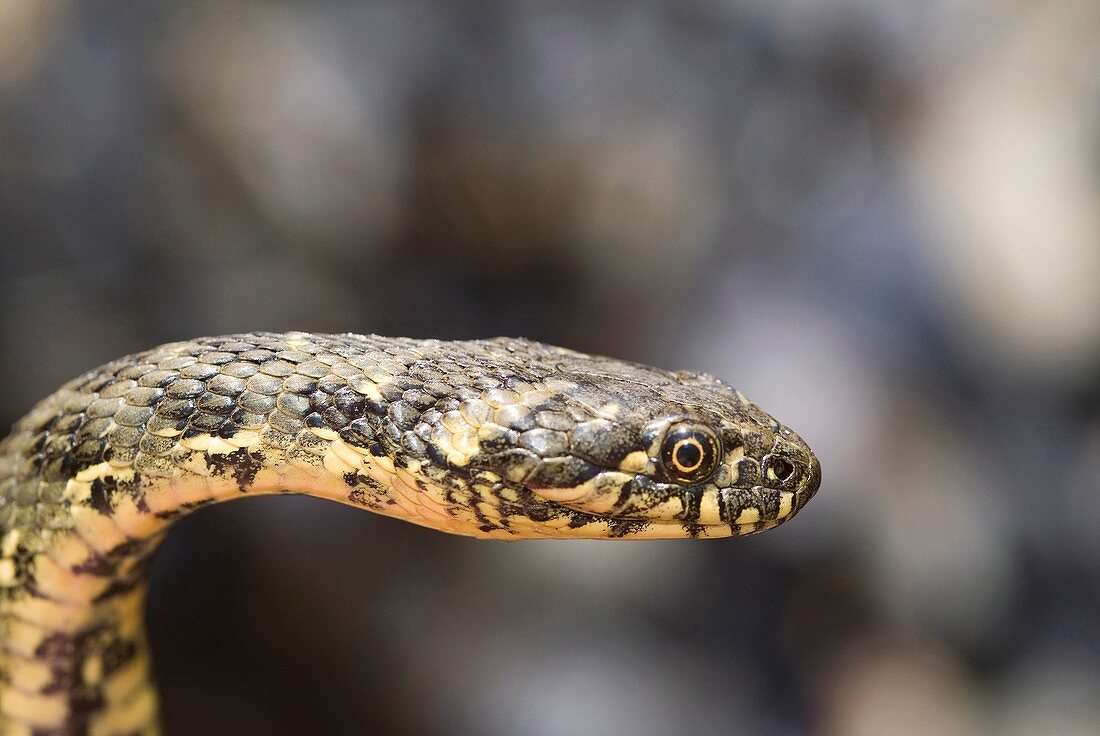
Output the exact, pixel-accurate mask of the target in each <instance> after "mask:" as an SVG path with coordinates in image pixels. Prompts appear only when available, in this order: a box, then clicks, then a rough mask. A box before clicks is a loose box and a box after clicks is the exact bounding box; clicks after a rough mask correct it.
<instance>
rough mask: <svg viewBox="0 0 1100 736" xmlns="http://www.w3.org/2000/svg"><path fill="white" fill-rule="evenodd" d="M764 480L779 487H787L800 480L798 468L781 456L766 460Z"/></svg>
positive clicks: (766, 458) (770, 456)
mask: <svg viewBox="0 0 1100 736" xmlns="http://www.w3.org/2000/svg"><path fill="white" fill-rule="evenodd" d="M764 478H765V479H766V480H769V481H771V482H773V483H778V484H779V485H787V484H789V483H793V482H794V481H795V480H797V479H798V468H797V467H795V465H794V463H792V462H791V461H790V460H788V459H787V458H785V457H783V456H781V455H768V456H767V457H765V458H764Z"/></svg>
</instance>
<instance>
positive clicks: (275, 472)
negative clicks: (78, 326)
mask: <svg viewBox="0 0 1100 736" xmlns="http://www.w3.org/2000/svg"><path fill="white" fill-rule="evenodd" d="M820 481H821V467H820V463H819V462H818V460H817V458H816V457H815V456H814V453H813V452H812V451H811V450H810V448H809V447H808V446H807V445H806V443H805V442H804V441H803V440H802V439H801V438H800V437H799V436H798V435H797V434H795V433H794V432H793V431H792V430H791V429H789V428H788V427H786V426H784V425H782V424H780V423H779V422H778V421H776V420H775V419H774V418H773V417H772V416H771V415H769V414H768V413H767V412H765V411H764V410H763V409H761V408H759V407H758V406H757V405H756V404H754V403H752V402H751V401H749V400H748V399H747V398H746V397H745V396H744V395H743V394H741V393H740V392H739V391H737V390H735V389H734V388H732V387H731V386H730V385H729V384H727V383H725V382H724V381H722V380H719V379H718V378H715V377H714V376H712V375H709V374H706V373H697V372H692V371H669V370H664V369H659V368H652V367H647V366H644V365H640V364H637V363H632V362H627V361H622V360H616V359H613V358H607V357H600V356H594V355H588V354H585V353H580V352H576V351H573V350H568V349H565V348H559V347H554V346H551V345H547V344H543V343H540V342H535V341H532V340H527V339H523V338H494V339H487V340H467V341H444V340H434V339H414V338H403V337H402V338H394V337H381V336H377V335H358V334H350V333H348V334H331V335H329V334H310V333H305V332H290V333H267V332H255V333H248V334H237V335H228V336H222V337H209V338H199V339H195V340H188V341H183V342H173V343H169V344H166V345H162V346H160V347H156V348H153V349H151V350H148V351H145V352H140V353H136V354H133V355H129V356H127V357H124V358H121V359H118V360H115V361H113V362H110V363H107V364H106V365H104V366H102V367H100V368H97V369H95V370H91V371H89V372H87V373H85V374H84V375H82V376H80V377H79V378H76V379H75V380H73V381H70V382H69V383H67V384H65V385H64V386H62V387H61V388H60V389H59V390H58V391H57V392H56V393H54V394H52V395H51V396H49V397H48V398H46V399H44V400H43V401H41V402H40V403H38V404H37V405H35V406H34V407H33V408H31V409H30V411H29V413H28V414H27V415H26V416H25V417H23V418H22V419H20V420H19V421H17V422H16V423H15V425H14V427H13V429H12V431H11V433H10V435H8V436H7V437H6V439H4V440H2V441H0V734H3V736H16V735H26V736H62V735H65V736H77V735H79V736H85V735H87V736H136V735H139V734H140V735H141V736H150V735H152V734H158V733H159V732H160V725H159V720H158V709H157V694H156V689H155V685H154V683H153V681H152V677H151V674H150V659H149V647H148V642H147V638H146V635H145V632H144V626H143V608H144V602H145V597H146V592H147V588H148V574H149V569H150V565H151V562H152V560H153V556H154V552H155V551H156V550H157V548H158V546H159V545H160V543H161V542H162V541H163V539H164V538H165V535H166V534H167V532H168V530H169V529H170V528H171V526H172V525H173V522H175V521H176V520H177V519H179V518H181V517H183V516H184V515H186V514H188V513H189V512H191V511H193V510H195V509H199V508H202V507H204V506H207V505H210V504H214V503H217V502H219V501H226V500H231V499H236V498H246V497H249V496H256V495H263V494H281V493H299V494H308V495H310V496H315V497H319V498H324V499H330V500H333V501H337V502H339V503H342V504H347V505H351V506H354V507H357V508H361V509H367V510H370V511H374V512H376V513H378V514H382V515H385V516H389V517H395V518H398V519H402V520H405V521H409V522H412V523H414V524H419V525H422V526H426V527H430V528H432V529H436V530H439V531H442V532H449V533H453V534H459V535H465V536H469V537H479V538H491V539H506V540H515V539H531V538H588V539H592V538H597V539H661V538H666V539H667V538H707V537H729V536H742V535H748V534H754V533H757V532H762V531H765V530H768V529H772V528H773V527H776V526H778V525H779V524H781V523H783V522H784V521H786V520H788V519H790V518H791V517H793V516H794V515H795V514H796V513H797V512H798V511H799V510H800V509H801V508H802V507H803V506H805V504H806V503H807V502H808V501H809V500H810V498H811V497H813V495H814V494H815V493H816V491H817V489H818V486H819V484H820Z"/></svg>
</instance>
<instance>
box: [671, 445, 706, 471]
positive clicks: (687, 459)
mask: <svg viewBox="0 0 1100 736" xmlns="http://www.w3.org/2000/svg"><path fill="white" fill-rule="evenodd" d="M702 463H703V448H702V447H701V446H700V445H699V441H698V440H681V441H680V442H679V443H677V445H676V465H677V466H678V467H679V468H680V470H684V471H687V472H691V471H692V470H695V469H696V468H698V467H699V466H700V465H701V464H702Z"/></svg>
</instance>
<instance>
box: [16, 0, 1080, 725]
mask: <svg viewBox="0 0 1100 736" xmlns="http://www.w3.org/2000/svg"><path fill="white" fill-rule="evenodd" d="M1097 27H1100V6H1098V5H1097V4H1096V3H1094V2H1089V0H1049V1H1047V2H1041V3H1027V2H1007V1H997V0H964V1H963V2H959V1H958V0H950V1H949V0H933V1H932V2H927V1H918V0H820V1H818V2H807V1H806V0H691V1H690V2H683V1H681V0H664V1H660V0H648V1H642V2H618V1H616V0H612V1H610V2H608V1H606V0H605V1H602V2H595V1H592V2H581V1H579V0H578V1H574V2H558V3H549V2H533V1H532V2H518V1H517V2H500V1H492V2H455V0H370V1H369V2H365V1H362V0H323V1H320V2H312V3H297V2H257V1H255V0H237V1H235V2H232V3H215V2H206V1H201V0H200V1H197V2H190V3H166V2H148V3H135V4H129V3H124V4H118V3H111V2H81V3H77V2H71V1H70V0H3V2H0V385H2V386H3V387H4V388H3V391H2V392H0V420H2V423H3V424H4V425H5V426H7V425H9V424H10V423H11V422H12V421H13V420H15V419H16V418H17V417H18V416H19V415H20V414H22V413H23V412H25V411H26V410H27V409H28V408H29V407H30V406H31V404H32V403H33V402H34V401H36V400H37V399H39V398H41V397H43V396H44V395H46V394H47V393H48V392H50V391H51V390H53V389H54V388H55V387H56V386H58V385H59V384H61V383H62V382H63V381H65V380H67V379H69V378H71V377H73V376H75V375H76V374H78V373H80V372H82V371H84V370H86V369H88V368H91V367H93V366H95V365H97V364H99V363H102V362H104V361H106V360H108V359H111V358H114V357H116V356H118V355H121V354H124V353H128V352H132V351H135V350H139V349H143V348H146V347H149V346H151V345H154V344H157V343H160V342H165V341H169V340H176V339H183V338H189V337H194V336H198V335H209V334H220V333H227V332H233V331H247V330H257V329H264V330H285V329H303V330H313V331H356V332H378V333H382V334H391V335H412V336H433V337H441V338H468V337H486V336H491V335H497V334H506V335H524V336H528V337H532V338H537V339H541V340H545V341H549V342H553V343H558V344H562V345H566V346H569V347H572V348H576V349H580V350H585V351H592V352H599V353H604V354H611V355H615V356H617V357H622V358H629V359H634V360H638V361H643V362H646V363H650V364H655V365H660V366H663V367H667V368H692V369H698V370H705V371H709V372H711V373H715V374H717V375H720V376H722V377H724V378H726V379H728V380H729V381H731V382H732V383H734V385H736V386H737V387H739V388H740V389H741V390H743V391H744V392H745V393H746V394H747V395H748V396H750V397H751V398H753V399H754V400H756V401H757V402H758V403H760V404H762V405H763V406H765V407H767V408H768V409H769V410H770V411H771V412H772V413H774V414H775V415H776V416H778V417H780V419H781V420H783V421H784V422H786V423H788V424H790V425H791V426H792V427H794V428H795V429H796V430H797V431H799V432H800V433H801V434H802V435H803V436H804V437H805V438H806V439H807V441H808V442H809V443H810V444H811V446H813V447H814V448H815V449H816V451H817V453H818V455H819V456H820V458H821V460H822V464H823V466H824V476H825V482H824V484H823V486H822V488H821V491H820V493H819V494H818V496H817V499H816V500H815V501H814V502H813V503H812V504H811V505H810V506H809V507H808V508H807V509H806V510H805V511H804V512H803V513H802V514H801V515H800V516H799V518H798V519H797V520H796V521H794V522H793V523H791V524H789V525H786V526H784V527H782V528H781V529H779V530H777V531H774V532H770V533H768V534H766V535H763V536H760V537H755V538H751V539H742V540H732V541H725V542H712V543H695V542H690V541H688V542H667V543H625V544H608V543H599V542H596V543H584V542H575V543H519V544H506V543H498V542H487V543H486V542H482V543H478V542H473V541H470V540H465V539H460V538H450V537H446V536H444V535H440V534H436V533H432V532H429V531H425V530H423V529H420V528H416V527H413V526H409V525H405V524H401V523H398V522H394V521H390V520H387V519H382V518H379V517H374V516H372V515H369V514H362V513H358V512H356V511H354V510H351V509H346V508H340V507H336V506H333V505H326V504H324V503H321V502H317V501H313V500H311V499H302V498H281V499H264V500H262V501H258V502H253V501H246V502H241V503H240V504H230V505H228V506H223V507H219V508H217V509H215V510H208V511H203V512H201V513H199V514H197V515H195V516H192V517H190V518H188V519H187V520H186V521H184V522H183V523H181V525H180V526H179V528H178V529H177V531H176V533H174V534H173V535H172V537H171V538H170V539H169V541H168V543H167V545H166V547H165V548H164V550H163V553H162V555H161V557H160V559H159V560H158V563H157V565H156V569H155V585H154V591H153V594H152V596H151V600H150V612H149V613H150V616H151V619H152V624H151V625H152V637H153V645H154V652H155V656H156V670H157V673H158V676H159V678H160V680H161V682H162V685H163V690H162V697H163V713H164V719H165V722H166V727H167V728H166V731H167V733H168V734H200V733H201V734H261V733H262V734H275V735H281V734H288V735H290V734H317V733H324V734H357V733H371V734H390V735H393V736H406V735H407V736H413V735H416V736H433V735H451V734H485V735H489V736H494V735H498V734H499V735H501V736H503V735H506V734H509V735H510V734H523V735H530V736H559V735H560V736H588V735H589V734H591V735H593V736H594V735H596V734H599V735H601V736H603V735H608V736H616V735H618V734H622V735H624V736H627V735H630V736H635V735H645V734H653V735H655V736H664V735H671V734H680V733H692V734H764V735H765V736H799V735H803V734H805V735H816V734H822V735H824V736H839V735H844V736H847V735H852V736H864V735H866V736H872V735H874V736H878V735H880V734H905V735H909V734H913V735H915V736H923V735H925V734H927V735H929V736H931V735H933V734H935V735H937V736H938V735H941V734H962V735H971V734H994V733H996V734H1009V735H1010V736H1012V735H1016V734H1020V735H1023V734H1051V735H1054V736H1062V735H1065V736H1071V735H1077V734H1082V735H1083V734H1094V733H1096V728H1097V723H1098V722H1100V492H1098V491H1100V488H1098V481H1097V477H1098V476H1100V45H1097V43H1096V34H1095V30H1096V28H1097Z"/></svg>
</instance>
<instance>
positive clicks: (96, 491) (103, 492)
mask: <svg viewBox="0 0 1100 736" xmlns="http://www.w3.org/2000/svg"><path fill="white" fill-rule="evenodd" d="M117 490H118V480H117V479H116V478H115V477H114V476H112V475H109V476H107V477H106V478H96V479H95V480H93V481H92V493H91V497H90V498H89V499H88V502H89V503H90V504H91V506H92V508H93V509H95V510H96V511H98V512H99V513H101V514H103V515H104V516H110V515H111V513H112V512H113V511H114V507H113V506H112V505H111V499H112V498H114V495H115V492H116V491H117Z"/></svg>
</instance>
